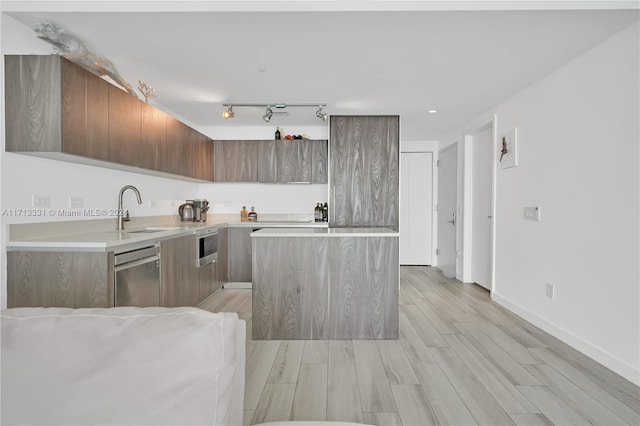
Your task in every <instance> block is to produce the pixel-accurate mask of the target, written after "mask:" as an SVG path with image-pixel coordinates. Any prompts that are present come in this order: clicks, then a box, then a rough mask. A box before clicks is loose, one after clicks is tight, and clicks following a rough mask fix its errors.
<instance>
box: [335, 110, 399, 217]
mask: <svg viewBox="0 0 640 426" xmlns="http://www.w3.org/2000/svg"><path fill="white" fill-rule="evenodd" d="M330 134H331V138H330V140H331V200H332V204H333V207H331V206H330V208H329V211H330V222H331V224H332V225H333V226H390V227H397V226H398V194H399V190H400V188H399V177H398V164H399V151H400V144H399V118H398V117H397V116H388V117H387V116H375V117H374V116H332V117H331V129H330Z"/></svg>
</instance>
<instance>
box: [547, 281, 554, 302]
mask: <svg viewBox="0 0 640 426" xmlns="http://www.w3.org/2000/svg"><path fill="white" fill-rule="evenodd" d="M554 293H555V289H554V287H553V284H549V283H547V297H548V298H549V299H551V300H553V297H554Z"/></svg>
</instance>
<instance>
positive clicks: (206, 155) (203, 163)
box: [186, 129, 213, 181]
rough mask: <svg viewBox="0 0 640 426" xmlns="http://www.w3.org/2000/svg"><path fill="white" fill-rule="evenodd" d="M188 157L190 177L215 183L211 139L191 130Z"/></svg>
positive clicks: (188, 140)
mask: <svg viewBox="0 0 640 426" xmlns="http://www.w3.org/2000/svg"><path fill="white" fill-rule="evenodd" d="M186 155H187V161H186V164H187V175H188V176H191V177H193V178H196V179H202V180H206V181H213V141H212V140H211V139H209V138H208V137H206V136H204V135H203V134H201V133H200V132H197V131H195V130H193V129H189V135H188V139H187V151H186Z"/></svg>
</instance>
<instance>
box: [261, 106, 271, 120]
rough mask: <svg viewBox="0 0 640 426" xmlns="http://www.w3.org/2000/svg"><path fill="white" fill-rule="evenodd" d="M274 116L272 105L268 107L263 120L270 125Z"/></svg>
mask: <svg viewBox="0 0 640 426" xmlns="http://www.w3.org/2000/svg"><path fill="white" fill-rule="evenodd" d="M272 116H273V111H272V110H271V105H267V110H266V111H265V113H264V115H263V116H262V119H263V120H264V121H266V122H267V123H268V122H270V121H271V117H272Z"/></svg>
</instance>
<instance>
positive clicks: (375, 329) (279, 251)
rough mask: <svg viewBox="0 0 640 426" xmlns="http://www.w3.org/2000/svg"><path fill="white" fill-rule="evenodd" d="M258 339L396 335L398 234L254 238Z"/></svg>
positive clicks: (255, 332)
mask: <svg viewBox="0 0 640 426" xmlns="http://www.w3.org/2000/svg"><path fill="white" fill-rule="evenodd" d="M252 244H253V247H252V249H253V256H252V264H253V274H254V275H253V287H252V290H253V338H254V339H287V340H292V339H293V340H295V339H347V340H350V339H397V338H398V306H399V302H398V300H399V272H400V271H399V263H398V238H395V237H340V238H338V237H326V238H323V237H310V238H304V237H292V238H282V237H273V238H268V237H259V238H253V241H252Z"/></svg>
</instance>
